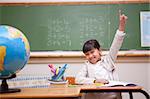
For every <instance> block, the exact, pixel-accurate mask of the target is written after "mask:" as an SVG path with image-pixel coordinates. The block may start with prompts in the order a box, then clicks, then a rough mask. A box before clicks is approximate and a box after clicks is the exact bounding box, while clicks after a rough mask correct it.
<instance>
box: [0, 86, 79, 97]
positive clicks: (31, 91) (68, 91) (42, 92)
mask: <svg viewBox="0 0 150 99" xmlns="http://www.w3.org/2000/svg"><path fill="white" fill-rule="evenodd" d="M79 95H80V88H69V87H61V88H58V87H57V88H22V89H21V92H17V93H8V94H1V95H0V98H68V97H78V96H79Z"/></svg>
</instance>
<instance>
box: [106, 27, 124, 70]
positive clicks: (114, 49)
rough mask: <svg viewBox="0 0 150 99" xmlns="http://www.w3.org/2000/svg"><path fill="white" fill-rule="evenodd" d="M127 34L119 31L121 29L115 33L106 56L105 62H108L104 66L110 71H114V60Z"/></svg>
mask: <svg viewBox="0 0 150 99" xmlns="http://www.w3.org/2000/svg"><path fill="white" fill-rule="evenodd" d="M125 34H126V33H124V32H122V31H119V30H117V31H116V34H115V37H114V40H113V42H112V44H111V47H110V50H109V53H108V54H107V55H106V57H105V58H104V62H105V63H106V64H105V66H104V67H105V68H106V69H107V70H108V71H113V70H114V69H115V65H114V62H115V61H116V59H117V54H118V51H119V49H120V48H121V46H122V43H123V39H124V37H125Z"/></svg>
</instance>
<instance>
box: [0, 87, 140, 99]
mask: <svg viewBox="0 0 150 99" xmlns="http://www.w3.org/2000/svg"><path fill="white" fill-rule="evenodd" d="M141 89H142V87H140V86H135V87H97V86H95V85H75V86H73V87H58V86H57V87H56V86H54V87H49V88H22V89H21V92H17V93H8V94H1V95H0V98H70V97H79V96H80V95H81V94H80V91H82V90H141Z"/></svg>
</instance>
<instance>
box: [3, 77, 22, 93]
mask: <svg viewBox="0 0 150 99" xmlns="http://www.w3.org/2000/svg"><path fill="white" fill-rule="evenodd" d="M15 77H16V74H12V75H11V76H9V77H8V76H7V77H0V79H2V83H1V86H0V93H14V92H20V91H21V90H20V89H12V88H9V86H8V84H7V79H12V78H15Z"/></svg>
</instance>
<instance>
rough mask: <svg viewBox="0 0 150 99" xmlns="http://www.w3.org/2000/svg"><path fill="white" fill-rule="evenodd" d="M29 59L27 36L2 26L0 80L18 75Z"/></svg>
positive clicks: (14, 29)
mask: <svg viewBox="0 0 150 99" xmlns="http://www.w3.org/2000/svg"><path fill="white" fill-rule="evenodd" d="M29 57H30V46H29V42H28V40H27V38H26V37H25V35H24V34H23V33H22V32H21V31H20V30H18V29H17V28H15V27H12V26H8V25H0V78H1V79H5V78H9V77H11V76H12V75H13V74H16V73H18V72H19V71H20V70H21V69H22V68H23V67H24V66H25V65H26V63H27V62H28V60H29Z"/></svg>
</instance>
